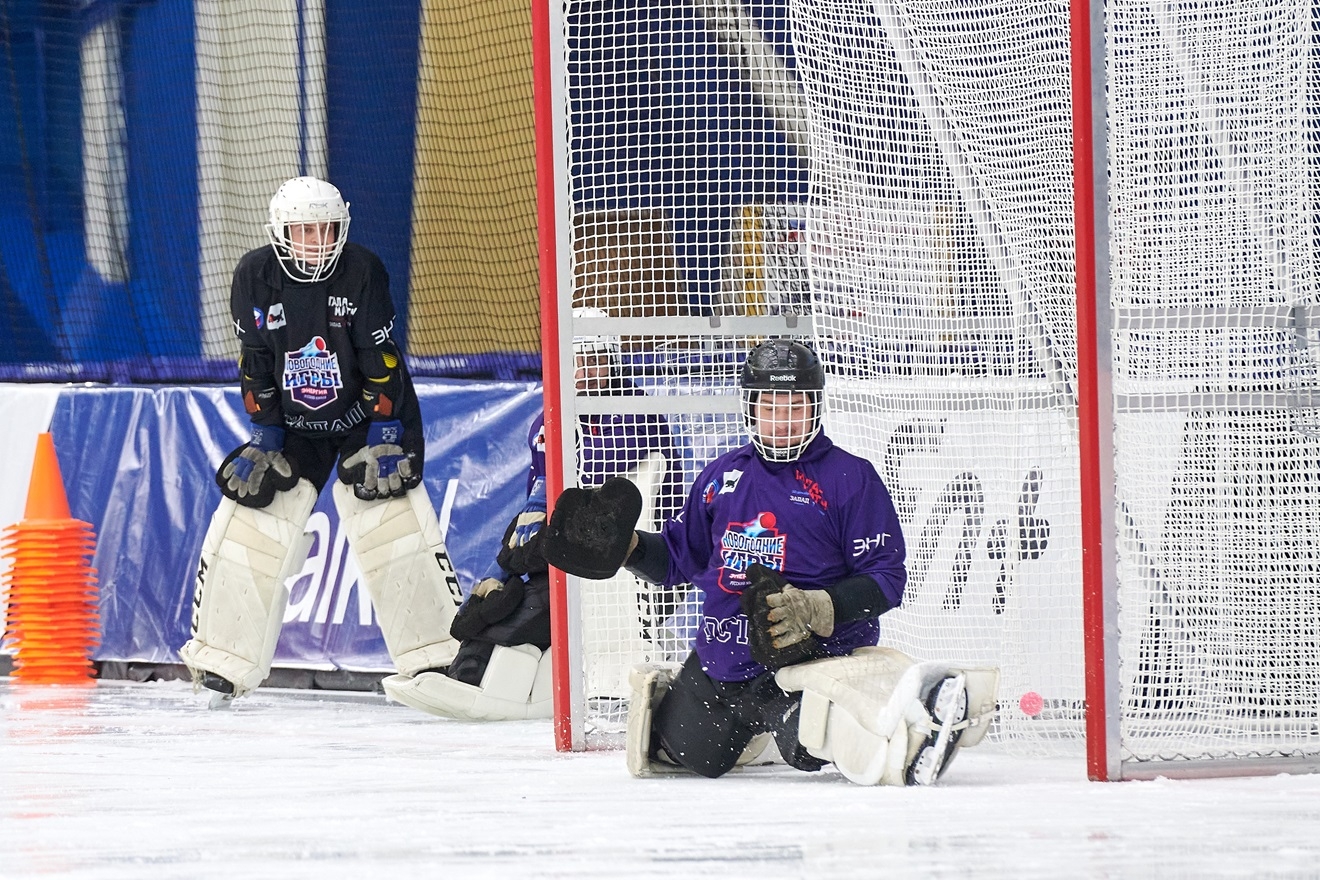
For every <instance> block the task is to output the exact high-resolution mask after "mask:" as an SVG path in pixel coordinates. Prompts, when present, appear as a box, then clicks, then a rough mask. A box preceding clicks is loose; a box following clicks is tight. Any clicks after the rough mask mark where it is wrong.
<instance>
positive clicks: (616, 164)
mask: <svg viewBox="0 0 1320 880" xmlns="http://www.w3.org/2000/svg"><path fill="white" fill-rule="evenodd" d="M1068 11H1069V10H1068V6H1067V4H1066V3H1064V2H1027V0H1014V2H1005V3H991V4H988V5H987V4H986V3H984V2H976V3H972V2H954V3H953V4H952V5H950V3H948V2H942V3H938V4H936V3H933V2H929V0H917V2H909V0H900V2H894V0H877V2H874V3H869V2H860V0H791V3H786V4H774V5H759V4H747V5H742V6H739V5H738V4H733V3H723V2H715V0H703V2H700V3H695V4H692V5H688V4H682V3H672V4H671V3H664V2H662V3H656V4H647V5H646V6H645V7H641V6H638V7H628V6H626V5H625V6H622V7H621V6H618V5H614V6H611V7H609V8H608V9H606V8H605V7H603V6H600V5H596V4H589V3H585V2H579V3H570V5H569V13H568V18H567V23H568V30H567V37H568V42H567V45H568V50H569V54H568V75H569V85H570V88H569V92H570V94H569V104H570V106H569V115H570V130H571V135H570V138H571V154H572V158H571V159H570V166H571V193H572V203H573V210H574V222H573V230H574V237H573V241H574V244H573V261H574V287H573V298H574V299H573V304H574V305H591V306H599V307H601V308H604V309H606V310H607V311H608V313H609V315H610V316H611V317H610V319H609V321H610V322H612V323H613V325H615V327H616V329H615V330H614V331H612V332H618V333H620V334H622V336H623V339H624V343H623V348H624V351H625V359H626V360H627V362H628V370H629V371H630V374H631V375H633V376H634V377H635V378H636V379H637V381H638V384H639V385H641V386H642V387H643V389H644V390H645V391H646V395H645V396H641V397H632V398H626V397H618V398H615V399H612V400H609V401H597V402H596V403H594V404H592V406H595V407H597V409H598V410H599V411H601V412H604V411H608V410H609V408H610V407H616V408H620V409H619V411H627V410H630V409H634V408H640V409H641V410H646V411H659V410H660V409H664V411H666V412H668V413H669V421H668V424H669V427H670V429H671V430H672V431H673V432H674V437H675V448H676V450H678V457H679V458H680V459H681V462H682V473H683V476H684V480H685V483H684V487H685V488H686V487H687V486H688V485H690V482H691V480H692V477H693V476H694V475H695V473H696V471H697V470H698V469H699V468H700V467H701V466H702V465H703V464H704V463H706V462H708V461H709V460H710V459H711V458H712V457H714V456H715V455H717V454H718V453H719V452H722V451H724V450H726V449H728V448H730V447H731V446H733V445H735V444H737V443H740V442H743V440H744V439H745V438H744V437H743V435H742V433H741V426H740V424H739V423H738V419H737V415H736V411H735V406H734V405H733V404H732V398H731V395H732V393H733V391H734V387H733V386H734V380H735V376H736V366H737V363H738V360H739V358H740V357H741V355H742V354H743V353H744V352H745V351H746V350H747V348H748V346H749V344H750V343H752V342H754V341H756V339H757V338H758V333H761V332H771V331H770V330H769V329H767V330H752V329H746V328H745V327H742V328H740V327H739V325H735V324H734V323H733V321H732V320H731V319H730V318H729V316H749V317H747V318H746V320H758V319H757V318H754V317H751V316H766V317H764V318H760V319H759V320H767V321H768V320H772V319H773V316H776V315H785V314H788V313H790V312H798V313H802V314H803V319H802V322H801V324H799V325H796V326H797V330H796V331H794V330H793V329H792V327H791V326H790V324H789V322H787V321H784V320H782V319H780V324H781V330H780V332H801V333H803V334H806V335H809V340H810V341H811V342H812V344H813V345H814V346H815V347H816V349H817V351H818V352H819V353H820V355H821V358H822V360H823V362H824V364H825V366H826V371H827V374H828V376H829V382H828V395H829V408H828V416H827V420H826V431H827V432H828V433H829V434H830V436H831V437H833V439H834V440H835V441H836V442H837V443H839V444H840V445H842V446H843V447H845V448H847V449H849V450H851V451H854V452H857V453H859V454H861V455H864V456H866V457H868V458H869V459H870V460H871V461H872V462H874V463H875V465H876V467H877V469H878V470H879V471H880V473H881V475H882V476H883V478H884V479H885V481H886V483H887V484H888V486H889V488H890V490H891V492H892V494H893V496H894V498H895V501H896V503H897V505H898V508H899V514H900V517H901V519H902V522H903V525H904V530H905V535H906V538H907V545H908V554H909V558H908V569H909V577H910V580H909V585H908V591H907V595H906V597H905V600H904V604H903V607H902V608H901V609H898V610H896V611H894V612H891V613H890V614H888V615H886V616H885V617H884V618H883V620H882V626H881V630H882V635H881V639H882V642H883V643H886V644H890V645H894V646H896V647H899V648H902V649H904V650H906V651H908V652H910V653H912V654H914V655H916V656H919V657H922V658H941V659H949V660H962V661H969V662H975V663H987V664H995V665H998V666H1000V667H1001V670H1002V682H1001V690H1000V712H999V717H998V722H997V726H996V728H995V730H994V735H996V736H997V737H999V738H1000V739H1002V740H1005V741H1007V742H1009V743H1011V744H1014V745H1015V746H1017V747H1020V748H1022V749H1026V750H1032V751H1054V750H1058V749H1069V750H1070V749H1072V748H1074V747H1075V744H1079V743H1080V736H1081V732H1082V721H1083V650H1082V613H1081V595H1082V590H1081V574H1080V570H1081V540H1080V533H1081V525H1080V524H1081V510H1080V497H1079V491H1078V485H1079V473H1078V470H1079V465H1078V457H1079V456H1078V438H1077V431H1078V427H1077V421H1076V407H1077V399H1076V388H1077V370H1078V354H1077V349H1078V346H1077V340H1076V315H1075V311H1076V309H1075V296H1074V280H1073V276H1074V250H1073V241H1074V232H1073V218H1072V203H1073V202H1072V175H1073V168H1072V161H1073V155H1072V129H1071V124H1072V123H1071V108H1070V100H1071V99H1070V74H1069V64H1070V46H1069V33H1068ZM1108 15H1109V18H1108V22H1107V39H1108V45H1109V50H1108V55H1109V58H1110V59H1112V61H1111V62H1110V68H1109V82H1108V88H1109V101H1110V105H1109V119H1110V125H1111V132H1110V168H1109V180H1110V185H1111V195H1110V217H1111V219H1110V224H1111V226H1112V240H1111V261H1112V262H1111V266H1110V276H1111V284H1112V293H1113V300H1112V306H1113V390H1114V394H1115V400H1114V407H1115V413H1114V419H1115V431H1114V438H1113V440H1114V447H1115V455H1116V458H1115V461H1114V467H1115V471H1116V473H1117V485H1116V495H1117V511H1116V523H1117V527H1118V532H1119V534H1118V536H1117V537H1118V543H1117V550H1118V555H1119V570H1118V583H1119V586H1120V595H1119V628H1120V643H1119V656H1118V662H1119V664H1120V667H1119V676H1118V677H1119V681H1120V685H1121V688H1122V697H1121V700H1120V705H1121V710H1122V719H1123V720H1122V728H1123V736H1124V757H1125V758H1126V759H1129V760H1137V761H1151V760H1161V759H1171V758H1196V757H1224V756H1276V755H1280V754H1297V753H1303V752H1309V753H1314V752H1315V751H1316V750H1317V749H1316V740H1315V735H1314V731H1315V729H1316V722H1317V719H1318V717H1320V688H1317V684H1318V683H1320V634H1318V633H1317V629H1320V623H1317V620H1320V613H1318V612H1320V585H1318V584H1317V580H1318V579H1317V563H1318V562H1320V546H1318V545H1320V538H1318V537H1317V535H1320V529H1317V528H1316V514H1315V513H1314V512H1313V511H1315V510H1316V509H1317V507H1316V505H1315V503H1314V501H1315V500H1316V499H1315V497H1314V494H1313V493H1315V492H1317V491H1320V490H1313V489H1312V488H1311V487H1312V486H1314V485H1317V483H1318V482H1320V479H1318V478H1320V474H1317V473H1316V469H1317V468H1320V440H1318V439H1317V436H1318V435H1320V417H1317V415H1316V413H1317V411H1320V410H1318V409H1317V406H1316V405H1317V404H1320V394H1317V393H1316V389H1317V387H1318V386H1317V376H1318V374H1320V369H1318V364H1320V358H1318V354H1320V346H1318V345H1317V344H1316V343H1317V342H1320V330H1317V329H1316V328H1317V327H1320V309H1317V308H1316V306H1315V291H1314V290H1313V289H1312V288H1313V286H1314V282H1313V280H1312V279H1313V277H1314V269H1315V264H1314V253H1313V252H1314V248H1315V242H1316V232H1317V220H1316V217H1317V216H1320V215H1317V213H1316V211H1315V209H1314V207H1313V206H1314V205H1315V204H1316V192H1315V184H1314V183H1313V181H1314V180H1315V179H1316V174H1315V171H1316V163H1317V161H1318V159H1320V151H1317V142H1318V141H1320V117H1318V114H1317V112H1316V111H1315V110H1314V108H1315V107H1316V106H1317V105H1318V102H1317V98H1320V94H1317V88H1318V86H1317V83H1320V76H1317V74H1318V73H1320V71H1318V70H1317V69H1316V60H1315V58H1316V55H1317V53H1316V51H1315V49H1314V48H1312V47H1313V42H1314V41H1313V37H1312V29H1313V25H1312V19H1311V13H1310V11H1309V7H1306V6H1303V5H1299V4H1297V3H1294V2H1267V3H1266V4H1265V5H1264V6H1262V5H1261V4H1260V3H1258V2H1246V0H1230V2H1225V3H1217V4H1215V5H1214V6H1213V7H1201V6H1196V5H1192V6H1188V5H1183V6H1179V7H1176V8H1174V7H1171V6H1169V5H1167V4H1164V3H1154V4H1151V3H1146V2H1143V3H1131V2H1127V0H1113V2H1110V3H1109V5H1108ZM788 86H792V88H791V89H790V88H788ZM808 313H809V314H808ZM712 314H714V315H719V316H722V317H723V318H724V321H725V323H724V324H722V325H721V326H718V327H717V326H714V325H713V323H712V322H711V321H710V319H709V316H710V315H712ZM698 315H700V316H705V317H701V318H697V317H693V316H698ZM808 319H809V321H810V324H809V329H808V324H807V321H808ZM767 326H768V325H767ZM572 332H580V331H574V330H572V329H571V328H569V329H566V330H565V333H566V334H570V333H572ZM630 334H631V335H630ZM1088 368H1089V367H1088ZM662 397H663V398H665V402H664V403H663V404H659V403H657V402H656V400H657V398H662ZM1102 405H1107V402H1102ZM1103 489H1104V490H1105V491H1106V492H1107V491H1108V489H1109V487H1103ZM1112 537H1113V536H1106V540H1107V541H1109V540H1112ZM634 592H635V587H634V586H632V585H626V586H625V589H623V590H620V589H618V588H612V591H610V592H609V596H612V597H613V598H612V599H610V600H608V601H613V602H615V603H616V604H617V605H618V606H619V608H621V609H622V611H618V609H616V610H615V611H609V612H604V611H602V612H599V614H600V615H601V616H600V617H599V619H598V618H597V614H598V612H597V610H596V609H597V607H604V606H603V605H599V603H600V602H601V601H602V600H601V598H600V597H599V595H595V596H593V594H591V593H588V592H585V591H584V593H583V595H582V605H581V608H579V615H580V617H581V619H582V620H583V621H584V628H585V629H586V630H587V632H588V634H589V636H590V638H589V639H588V641H587V642H586V643H585V644H584V648H583V650H584V661H583V663H584V666H585V668H586V671H587V672H586V677H587V684H586V690H587V695H586V699H587V702H588V703H589V704H591V705H592V707H593V712H594V714H592V715H591V717H590V720H589V721H588V726H589V727H590V728H591V729H594V730H600V731H606V732H608V731H612V730H617V729H619V727H621V724H622V718H623V709H624V705H623V701H622V700H621V699H620V697H619V694H621V693H622V689H621V685H620V682H622V681H623V678H622V677H621V676H622V675H624V674H626V668H627V666H628V665H630V664H631V663H633V662H640V661H642V660H645V659H655V658H660V659H670V660H673V659H678V658H679V657H681V656H682V655H683V653H685V651H686V643H685V641H684V639H685V637H686V633H687V631H688V630H687V629H686V628H685V627H686V625H685V624H684V622H683V621H684V620H688V621H689V622H690V619H691V618H690V617H689V618H683V617H682V616H681V614H680V616H679V617H676V618H666V621H665V624H664V627H663V632H664V638H663V639H661V640H659V641H655V640H652V641H649V642H648V640H647V639H646V638H645V637H638V636H636V635H635V633H637V632H638V631H639V630H638V627H639V624H638V623H637V622H636V619H635V618H634V616H633V615H634V614H635V613H640V612H635V611H634V609H633V603H632V599H631V596H632V595H633V593H634ZM620 595H625V596H627V598H626V599H625V600H620V599H619V598H618V597H619V596H620ZM691 601H692V600H691V599H689V600H688V602H689V604H688V605H687V606H680V609H681V608H683V607H686V608H688V610H690V609H691V604H690V603H691ZM643 607H647V606H645V605H644V606H643ZM616 611H618V613H617V614H616ZM616 617H617V618H618V620H622V621H623V623H617V622H616V623H611V624H608V625H607V624H606V623H604V622H603V621H605V620H614V619H615V618H616ZM610 627H622V629H620V630H619V632H620V633H622V635H609V634H608V632H606V631H607V630H609V629H610ZM593 628H594V629H593ZM602 633H604V634H602ZM643 635H644V634H643ZM638 638H640V639H641V640H640V641H639V640H638ZM600 646H606V647H604V648H602V647H600Z"/></svg>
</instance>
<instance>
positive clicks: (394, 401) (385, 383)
mask: <svg viewBox="0 0 1320 880" xmlns="http://www.w3.org/2000/svg"><path fill="white" fill-rule="evenodd" d="M357 356H358V363H359V364H360V365H361V367H362V408H363V409H364V410H365V411H366V413H367V415H368V416H370V417H371V418H373V419H393V418H397V417H398V415H397V412H396V410H397V409H398V405H399V402H400V401H401V400H403V389H404V381H403V370H404V366H403V355H401V354H399V349H398V348H397V347H396V346H395V345H394V342H393V341H392V340H388V339H387V340H386V341H385V342H384V343H382V344H381V345H378V346H376V347H374V348H370V349H365V350H360V351H358V353H357Z"/></svg>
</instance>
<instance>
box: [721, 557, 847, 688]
mask: <svg viewBox="0 0 1320 880" xmlns="http://www.w3.org/2000/svg"><path fill="white" fill-rule="evenodd" d="M817 593H819V594H820V595H819V596H816V595H814V594H817ZM822 603H824V604H823V605H822ZM825 606H828V610H827V609H826V607H825ZM742 610H743V614H746V615H747V619H748V621H749V622H750V624H751V625H750V626H749V627H748V638H749V640H750V642H751V649H752V659H753V660H755V661H756V662H757V663H760V664H761V665H762V666H764V667H766V668H767V669H779V668H781V667H784V666H792V665H793V664H794V663H802V662H805V661H807V660H814V659H816V658H818V657H824V656H825V652H824V651H823V650H822V649H821V646H820V641H819V640H818V639H817V638H816V633H818V632H819V633H820V634H822V635H829V634H830V633H832V632H833V631H834V603H833V602H832V601H831V600H830V597H829V595H828V594H827V593H825V591H823V590H799V589H798V588H797V587H794V586H793V585H792V584H790V583H789V582H788V581H786V580H784V577H783V575H781V574H780V573H779V572H777V571H774V570H773V569H770V568H766V567H765V566H764V565H761V564H760V563H759V562H756V563H753V564H751V565H750V566H748V567H747V588H746V589H745V590H743V594H742ZM818 618H819V619H818ZM825 618H828V623H827V622H826V620H825Z"/></svg>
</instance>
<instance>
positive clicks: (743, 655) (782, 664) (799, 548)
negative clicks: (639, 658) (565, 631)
mask: <svg viewBox="0 0 1320 880" xmlns="http://www.w3.org/2000/svg"><path fill="white" fill-rule="evenodd" d="M741 386H742V395H743V407H744V417H745V420H746V423H747V428H748V431H749V433H750V435H751V438H752V442H751V443H750V444H748V445H746V446H743V447H740V448H739V449H736V450H734V451H732V452H729V453H726V454H725V455H722V456H720V457H719V458H717V459H716V460H715V461H714V462H712V463H711V464H710V465H709V466H708V467H706V468H705V470H703V471H702V473H701V475H700V476H699V477H698V478H697V481H696V483H695V484H694V485H693V488H692V492H691V493H690V495H689V496H688V499H687V502H686V504H685V506H684V508H683V513H682V515H681V516H679V517H676V518H674V519H671V520H670V521H668V522H667V523H665V525H664V526H663V528H662V530H661V531H660V532H659V533H658V534H652V533H648V532H635V531H633V529H632V526H631V524H632V523H635V522H636V515H637V510H638V509H640V499H638V498H637V497H636V492H635V491H632V490H630V487H629V485H628V484H627V483H625V482H622V481H611V482H608V483H606V484H605V485H604V486H602V487H601V488H600V489H599V490H596V491H594V492H584V491H581V490H574V489H570V490H567V491H566V492H565V493H564V494H563V495H562V496H561V497H560V499H559V501H558V502H557V503H556V505H555V511H554V515H553V517H552V518H551V522H550V524H549V526H548V528H547V530H546V537H545V540H544V545H545V546H544V550H545V555H546V558H547V559H548V560H549V561H550V563H551V564H552V565H554V566H556V567H559V568H562V569H564V570H566V571H569V572H570V573H573V574H578V575H580V576H582V577H590V578H599V577H603V576H606V575H607V574H608V572H609V571H610V570H612V569H617V568H618V566H619V565H620V563H624V564H626V567H627V568H628V570H629V571H631V572H632V573H634V574H636V575H637V576H639V577H641V578H644V579H646V580H648V581H650V582H652V583H655V584H663V585H667V586H674V585H677V584H681V583H684V582H690V583H691V584H692V585H693V586H695V587H697V588H699V589H700V590H701V591H702V597H703V600H702V609H701V615H702V617H701V621H700V626H699V627H698V630H697V634H696V638H695V645H694V650H693V652H692V653H691V654H690V655H689V656H688V658H687V660H686V661H685V662H684V663H683V665H682V668H681V669H679V670H678V671H677V673H675V672H674V671H672V670H670V669H666V668H661V667H637V668H635V669H634V670H633V673H632V676H631V682H632V688H633V692H632V697H631V705H630V709H629V717H628V737H627V740H628V767H629V770H630V771H631V772H632V773H633V774H634V775H636V776H647V775H651V774H653V773H655V772H657V771H665V770H670V771H672V770H675V769H678V768H682V769H686V770H688V771H691V772H694V773H698V774H700V775H702V776H707V777H712V778H713V777H718V776H722V775H723V774H725V773H727V772H728V771H729V770H730V769H732V768H733V767H734V766H736V765H737V764H739V763H740V761H745V760H747V759H749V758H751V757H753V756H754V755H756V754H757V753H758V752H759V751H760V750H761V748H762V746H763V744H764V743H765V741H766V739H768V738H772V739H773V741H774V742H775V744H776V745H777V746H778V750H779V753H780V755H781V756H782V757H783V759H784V761H786V762H787V763H788V764H790V765H791V766H793V767H796V768H797V769H799V770H806V771H813V770H819V769H820V768H821V767H823V766H824V765H825V764H826V763H833V764H834V765H835V766H836V767H837V768H838V769H839V771H840V772H841V773H842V774H843V775H844V776H845V777H847V778H848V779H850V780H852V781H854V782H857V783H861V784H867V785H873V784H876V783H886V784H892V785H925V784H930V783H932V782H934V781H935V780H936V779H937V778H939V776H940V775H941V774H942V773H943V772H944V771H945V769H946V768H947V767H948V765H949V762H950V760H951V759H952V757H953V755H954V753H955V751H956V750H957V749H958V748H960V747H964V746H968V745H972V744H974V743H975V742H977V741H979V740H980V738H981V737H982V736H983V735H984V732H985V730H986V728H987V726H988V725H989V721H990V719H991V717H992V715H993V711H994V705H995V688H996V683H997V679H998V673H997V671H996V670H974V669H959V668H954V667H951V666H949V665H946V664H939V663H918V662H916V661H915V660H913V659H912V658H910V657H908V656H906V655H904V654H902V653H901V652H898V651H894V650H890V649H885V648H878V647H875V645H876V643H877V641H878V638H879V631H880V630H879V617H880V616H881V615H882V614H884V613H885V612H886V611H888V610H890V609H891V608H894V607H897V606H898V605H899V603H900V602H901V601H902V598H903V588H904V585H905V583H906V577H907V576H906V571H905V569H904V554H905V549H904V542H903V533H902V529H901V528H900V526H899V522H898V517H897V514H896V512H895V510H894V505H893V502H892V500H891V499H890V496H889V492H888V490H887V489H886V488H885V486H884V484H883V483H882V482H881V480H880V477H879V475H878V474H877V473H876V471H875V468H874V467H873V466H872V465H871V464H870V463H869V462H867V461H865V460H863V459H861V458H858V457H857V456H855V455H852V454H850V453H847V452H845V451H843V450H842V449H839V448H838V447H836V446H835V445H834V444H833V443H832V442H831V441H830V439H829V438H828V437H826V436H825V435H824V434H823V433H821V416H822V405H823V391H824V387H825V376H824V371H823V369H822V367H821V364H820V361H819V360H818V359H817V357H816V355H815V353H814V352H812V351H811V350H810V349H809V348H807V347H806V346H803V345H801V344H799V343H796V342H792V341H789V340H786V339H771V340H768V341H766V342H763V343H761V344H760V345H758V346H756V347H755V348H753V349H752V351H751V352H750V353H749V354H748V356H747V360H746V362H745V363H744V366H743V369H742V375H741Z"/></svg>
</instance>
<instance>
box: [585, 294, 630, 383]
mask: <svg viewBox="0 0 1320 880" xmlns="http://www.w3.org/2000/svg"><path fill="white" fill-rule="evenodd" d="M573 317H574V318H577V319H581V318H608V317H609V313H608V312H606V311H605V310H604V309H597V308H591V307H580V308H576V309H574V310H573ZM621 350H622V348H621V346H620V344H619V337H617V336H574V337H573V366H574V370H575V371H576V370H578V369H582V368H584V367H589V366H593V364H592V363H591V359H595V360H596V363H595V364H594V366H600V365H601V363H600V362H601V361H604V365H605V366H607V367H608V370H609V372H608V377H609V378H608V379H606V381H605V382H603V383H602V382H600V381H599V380H590V379H589V380H588V381H587V382H586V386H587V387H585V388H584V387H581V385H579V388H578V390H579V391H584V392H586V393H588V394H589V393H592V392H596V391H599V390H601V388H602V386H603V385H608V384H609V379H612V378H613V377H614V376H615V375H616V374H617V373H618V371H619V366H620V352H621Z"/></svg>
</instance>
